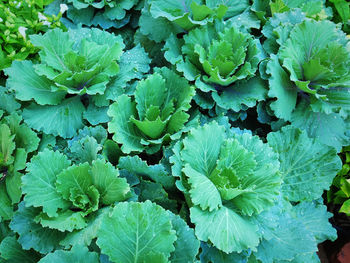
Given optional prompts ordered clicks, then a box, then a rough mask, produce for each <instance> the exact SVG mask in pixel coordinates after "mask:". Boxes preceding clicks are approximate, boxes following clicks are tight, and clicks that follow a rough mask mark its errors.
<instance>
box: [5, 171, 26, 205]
mask: <svg viewBox="0 0 350 263" xmlns="http://www.w3.org/2000/svg"><path fill="white" fill-rule="evenodd" d="M21 177H22V174H21V173H19V172H14V173H13V174H11V175H9V176H7V177H6V179H5V180H6V181H5V183H6V190H7V194H8V196H9V197H10V199H11V203H12V204H17V203H19V201H20V199H21V197H22V190H21V186H22V180H21Z"/></svg>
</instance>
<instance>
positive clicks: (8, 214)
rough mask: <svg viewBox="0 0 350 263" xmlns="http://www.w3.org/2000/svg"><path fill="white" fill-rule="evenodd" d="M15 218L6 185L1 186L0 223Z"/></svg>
mask: <svg viewBox="0 0 350 263" xmlns="http://www.w3.org/2000/svg"><path fill="white" fill-rule="evenodd" d="M12 216H13V206H12V204H11V199H10V198H9V196H8V195H7V193H6V188H5V184H3V183H1V184H0V222H2V221H5V220H10V219H11V218H12Z"/></svg>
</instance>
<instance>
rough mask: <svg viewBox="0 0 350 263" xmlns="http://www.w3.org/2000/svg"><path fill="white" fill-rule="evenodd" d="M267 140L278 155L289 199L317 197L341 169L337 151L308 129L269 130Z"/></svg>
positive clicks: (283, 186) (296, 200)
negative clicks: (310, 135)
mask: <svg viewBox="0 0 350 263" xmlns="http://www.w3.org/2000/svg"><path fill="white" fill-rule="evenodd" d="M267 140H268V142H269V144H270V146H271V147H273V149H274V150H275V152H276V153H278V154H279V160H280V163H281V168H280V170H281V172H282V176H283V184H282V192H283V194H284V195H285V197H287V198H288V199H289V200H290V201H294V202H299V201H312V200H315V199H318V198H319V197H320V196H321V195H322V193H323V191H324V190H326V189H328V188H329V186H330V185H331V184H332V181H333V178H334V177H335V176H336V174H337V171H338V170H340V169H341V160H340V158H339V157H338V156H337V153H336V150H335V149H334V148H332V147H329V146H326V145H324V144H322V143H320V142H319V141H318V140H315V139H310V138H309V137H308V136H307V133H306V132H305V131H303V132H302V131H301V130H299V129H296V128H294V127H292V126H287V127H284V128H282V130H281V131H278V132H275V133H269V134H268V136H267Z"/></svg>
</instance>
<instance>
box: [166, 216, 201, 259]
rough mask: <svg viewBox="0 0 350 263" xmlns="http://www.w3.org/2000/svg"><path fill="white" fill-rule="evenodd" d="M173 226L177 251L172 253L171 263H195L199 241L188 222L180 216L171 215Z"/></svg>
mask: <svg viewBox="0 0 350 263" xmlns="http://www.w3.org/2000/svg"><path fill="white" fill-rule="evenodd" d="M169 215H170V218H171V224H172V226H173V228H174V230H175V231H176V236H177V239H176V241H175V243H174V246H175V251H174V252H172V253H171V256H170V262H171V263H193V262H194V261H195V259H196V256H197V254H198V250H199V241H198V239H197V238H196V236H195V235H194V231H193V229H191V228H190V227H189V226H188V225H187V224H186V222H185V221H184V220H183V219H182V218H181V217H180V216H178V215H174V214H173V213H170V212H169Z"/></svg>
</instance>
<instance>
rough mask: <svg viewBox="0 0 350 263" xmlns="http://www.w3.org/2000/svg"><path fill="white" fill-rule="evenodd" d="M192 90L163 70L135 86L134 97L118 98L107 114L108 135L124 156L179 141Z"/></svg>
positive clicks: (186, 117) (180, 79) (179, 78)
mask: <svg viewBox="0 0 350 263" xmlns="http://www.w3.org/2000/svg"><path fill="white" fill-rule="evenodd" d="M193 96H194V87H193V86H190V85H189V83H188V81H187V80H186V79H184V78H182V77H180V76H178V75H177V74H176V73H174V72H173V71H171V70H169V69H167V68H160V69H159V68H158V69H155V73H154V74H152V75H150V76H149V77H148V78H147V79H145V80H141V81H139V82H138V84H137V87H136V90H135V93H134V96H128V95H121V96H119V97H118V99H117V100H116V102H115V103H113V104H112V105H111V106H110V107H109V110H108V115H109V116H110V117H111V118H112V120H111V122H109V123H108V131H109V132H110V133H114V135H113V140H115V141H116V142H117V143H120V144H122V147H121V150H122V151H123V152H124V153H130V152H142V151H146V152H147V153H150V154H152V153H155V152H157V151H158V150H159V149H160V147H161V146H162V144H164V143H167V142H169V141H170V140H174V139H177V138H179V136H180V135H181V132H182V129H183V128H184V125H185V123H186V122H187V121H188V119H189V117H190V115H189V114H188V113H186V111H187V110H188V109H189V108H190V102H191V100H192V97H193Z"/></svg>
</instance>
